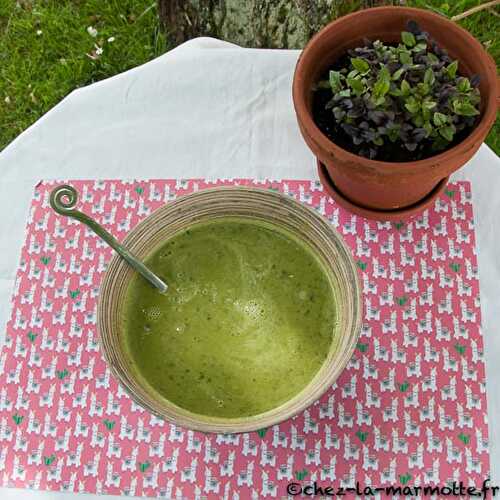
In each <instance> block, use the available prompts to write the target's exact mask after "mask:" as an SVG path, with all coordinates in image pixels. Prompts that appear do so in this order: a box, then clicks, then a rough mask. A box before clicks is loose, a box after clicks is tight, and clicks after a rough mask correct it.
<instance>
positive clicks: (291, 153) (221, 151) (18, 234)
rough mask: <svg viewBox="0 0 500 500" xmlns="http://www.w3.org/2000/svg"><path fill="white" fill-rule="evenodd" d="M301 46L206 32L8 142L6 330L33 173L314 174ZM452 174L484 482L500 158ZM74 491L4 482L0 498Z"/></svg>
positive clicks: (1, 184) (496, 421)
mask: <svg viewBox="0 0 500 500" xmlns="http://www.w3.org/2000/svg"><path fill="white" fill-rule="evenodd" d="M298 54H299V52H298V51H288V50H261V49H259V50H257V49H242V48H240V47H237V46H235V45H233V44H229V43H226V42H221V41H219V40H214V39H210V38H198V39H195V40H191V41H190V42H187V43H185V44H183V45H181V46H180V47H178V48H176V49H175V50H172V51H171V52H168V53H167V54H165V55H163V56H161V57H159V58H158V59H155V60H154V61H151V62H149V63H147V64H145V65H143V66H140V67H138V68H135V69H133V70H131V71H128V72H126V73H123V74H121V75H118V76H115V77H113V78H110V79H108V80H104V81H101V82H99V83H96V84H94V85H91V86H89V87H86V88H82V89H78V90H76V91H74V92H73V93H71V94H70V95H69V96H68V97H67V98H66V99H64V100H63V101H62V102H61V103H60V104H58V105H57V106H56V107H55V108H53V109H52V110H51V111H49V112H48V113H47V114H46V115H45V116H44V117H42V118H41V119H40V120H39V121H38V122H36V123H35V124H34V125H33V126H32V127H31V128H29V129H28V130H27V131H25V132H24V133H23V134H21V135H20V136H19V137H18V138H17V139H16V140H15V141H14V142H13V143H12V144H11V145H10V146H9V147H7V148H6V149H5V150H4V151H3V152H2V153H1V154H0V173H1V175H0V208H1V213H2V214H3V215H2V217H1V219H0V235H1V239H0V255H1V256H2V258H1V260H0V324H1V331H2V335H4V324H5V321H6V320H7V318H8V314H9V307H10V305H9V302H10V294H11V290H12V286H13V281H14V276H15V271H16V267H17V264H18V260H19V255H20V248H21V245H22V242H23V238H24V226H25V221H26V218H27V215H28V207H29V203H30V199H31V195H32V191H33V187H34V185H35V184H36V182H37V181H38V180H40V179H77V178H79V179H96V178H108V179H110V178H136V179H140V178H177V177H184V178H189V177H203V176H210V177H256V178H264V177H271V178H290V179H293V178H295V179H315V178H317V176H316V168H315V160H314V158H313V156H312V154H311V153H310V152H309V150H308V149H307V147H306V146H305V144H304V141H303V140H302V138H301V136H300V134H299V130H298V127H297V123H296V119H295V114H294V109H293V105H292V99H291V84H292V77H293V70H294V66H295V63H296V60H297V57H298ZM454 177H455V179H464V178H465V179H468V180H471V181H472V191H473V198H474V210H475V218H476V235H477V240H478V246H479V271H480V286H481V301H482V313H483V332H484V337H485V353H486V372H487V393H488V410H489V411H488V413H489V421H490V441H491V461H492V473H493V474H492V481H493V484H498V485H500V390H499V389H498V388H499V387H500V362H499V360H500V331H499V330H500V328H499V327H498V326H497V323H496V322H497V321H498V314H499V313H500V260H499V259H498V252H499V249H500V217H499V215H498V214H500V159H499V158H498V157H497V156H496V155H495V154H494V153H493V152H492V151H491V150H490V149H489V148H488V147H487V146H485V145H483V146H482V147H481V149H480V150H479V152H478V153H477V155H476V156H475V157H474V158H473V159H472V160H471V161H470V162H469V164H468V165H467V166H466V167H465V168H464V169H462V170H461V171H460V172H458V173H457V174H456V175H455V176H454ZM462 479H464V480H465V479H466V478H462ZM75 496H76V495H74V494H63V493H53V492H49V493H44V492H32V491H29V492H28V491H24V490H9V489H1V488H0V497H1V498H2V500H9V499H14V498H15V499H22V500H31V499H47V500H48V499H50V500H52V499H54V500H62V499H69V498H74V497H75ZM82 498H83V497H82ZM85 498H100V497H98V496H94V495H90V496H88V495H87V496H86V497H85ZM107 498H119V497H107Z"/></svg>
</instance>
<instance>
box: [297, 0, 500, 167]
mask: <svg viewBox="0 0 500 500" xmlns="http://www.w3.org/2000/svg"><path fill="white" fill-rule="evenodd" d="M394 12H401V13H402V14H403V15H404V14H407V15H408V16H413V17H414V18H415V19H416V20H417V21H418V20H419V19H423V18H428V19H429V18H430V19H433V20H435V21H438V22H440V23H442V24H443V28H444V29H450V28H451V30H452V33H450V35H451V36H450V39H453V38H454V37H459V36H461V37H463V38H466V39H467V41H468V44H469V45H471V46H473V47H475V48H476V49H477V50H478V51H479V53H480V54H481V59H482V60H483V62H484V65H485V66H486V67H487V71H486V74H484V75H481V77H482V78H485V79H486V81H488V84H489V86H490V87H491V88H492V90H491V92H490V94H489V96H488V100H487V101H485V102H484V112H483V113H482V115H481V117H480V120H479V122H478V123H477V125H476V126H475V127H474V129H473V130H472V131H471V133H470V134H469V135H468V136H467V137H466V138H465V139H464V140H463V141H461V142H459V143H458V144H456V145H455V146H453V147H451V148H450V149H447V150H445V151H443V152H442V153H439V154H437V155H434V156H431V157H429V158H425V159H423V160H415V161H407V162H387V161H380V160H371V159H369V158H365V157H363V156H359V155H356V154H354V153H351V152H350V151H348V150H347V149H344V148H341V147H340V146H338V145H337V144H336V143H335V142H333V141H332V140H330V139H329V138H328V137H327V136H326V135H325V134H324V133H323V132H322V131H321V130H320V129H319V127H318V126H317V125H316V123H315V122H314V120H313V118H312V115H311V113H310V111H309V110H308V108H307V105H306V102H305V100H304V99H303V96H304V94H305V92H304V89H303V87H304V83H303V77H302V75H301V73H302V67H303V65H304V61H305V60H307V59H308V58H309V57H310V52H311V50H312V48H313V47H314V46H315V45H316V44H317V42H318V41H319V40H321V39H322V38H323V37H325V36H326V35H327V34H329V33H330V32H331V31H334V30H336V29H337V27H338V26H339V25H340V24H354V23H356V18H360V17H372V16H377V15H379V14H388V13H394ZM430 34H431V36H432V33H430ZM448 47H449V45H447V46H444V48H445V49H446V50H448ZM459 62H460V61H459ZM498 97H499V89H498V83H497V71H496V65H495V63H494V61H493V58H492V57H491V56H490V54H489V53H488V52H487V51H486V50H485V49H484V47H483V46H482V45H481V43H480V42H479V41H478V40H476V38H474V36H472V35H471V34H470V33H469V32H468V31H467V30H465V29H464V28H462V27H461V26H459V25H458V24H456V23H454V22H453V21H450V20H449V19H447V18H444V17H443V16H441V15H439V14H436V13H434V12H431V11H427V10H424V9H419V8H414V7H397V6H385V7H372V8H369V9H364V10H360V11H357V12H353V13H351V14H347V15H345V16H342V17H340V18H339V19H337V20H335V21H332V22H331V23H329V24H327V25H326V26H325V27H324V28H323V29H321V30H320V31H319V32H318V33H316V34H315V35H314V36H313V37H312V38H311V39H310V40H309V42H308V43H307V45H306V46H305V47H304V49H303V50H302V52H301V54H300V56H299V58H298V61H297V64H296V66H295V70H294V75H293V82H292V99H293V104H294V107H295V113H296V115H297V117H298V118H299V120H300V122H301V124H300V125H301V127H303V129H304V131H305V132H306V133H307V135H308V136H309V137H310V138H311V140H313V141H314V142H316V143H317V145H318V147H319V148H320V149H322V150H324V151H332V152H333V154H334V155H335V156H339V157H342V159H343V160H344V161H346V162H352V163H358V164H359V163H363V164H364V165H365V166H366V167H368V168H372V169H375V170H378V171H382V172H386V171H387V170H391V169H392V170H394V168H395V167H401V168H404V169H409V168H410V167H413V169H421V168H424V167H434V166H435V165H436V164H439V163H442V162H443V161H446V160H449V158H450V157H455V156H460V155H462V154H464V152H465V151H468V150H470V149H473V148H474V147H475V146H476V145H477V142H478V141H480V142H481V143H482V142H483V141H484V138H485V136H486V134H487V133H488V131H489V129H490V128H491V126H492V125H493V123H494V121H495V119H496V114H497V99H498ZM482 99H484V98H483V97H482ZM485 132H486V133H485Z"/></svg>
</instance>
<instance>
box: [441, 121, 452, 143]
mask: <svg viewBox="0 0 500 500" xmlns="http://www.w3.org/2000/svg"><path fill="white" fill-rule="evenodd" d="M439 133H440V134H441V136H442V137H444V138H445V139H446V140H447V141H449V142H451V141H452V140H453V136H454V135H455V130H454V129H453V127H452V126H451V125H447V126H446V127H441V128H440V129H439Z"/></svg>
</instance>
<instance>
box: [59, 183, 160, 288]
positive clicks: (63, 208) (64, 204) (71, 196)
mask: <svg viewBox="0 0 500 500" xmlns="http://www.w3.org/2000/svg"><path fill="white" fill-rule="evenodd" d="M77 201H78V193H77V191H76V189H75V188H74V187H72V186H69V185H67V184H63V185H61V186H57V187H56V188H54V190H53V191H52V192H51V193H50V206H51V207H52V208H53V209H54V210H55V211H56V212H57V213H58V214H60V215H66V216H68V217H72V218H73V219H76V220H78V221H80V222H82V223H83V224H85V225H86V226H88V227H90V229H92V231H94V233H96V234H97V236H99V237H100V238H102V239H103V240H104V241H105V242H106V243H107V244H108V245H109V246H110V247H111V248H112V249H113V250H114V251H115V252H116V253H117V254H118V255H120V257H122V258H123V259H125V261H126V262H127V263H128V264H129V265H130V266H132V267H133V268H134V269H135V270H136V271H137V272H138V273H140V274H141V275H142V276H144V278H146V279H147V280H148V281H149V282H150V283H151V284H152V285H153V286H155V287H156V288H158V290H160V292H161V293H165V292H166V291H167V289H168V285H167V284H166V283H165V282H164V281H162V280H161V279H160V278H158V276H156V274H154V273H153V272H152V271H151V270H150V269H148V268H147V267H146V266H145V265H144V264H143V263H142V262H141V261H140V260H139V259H138V258H137V257H134V255H132V254H131V253H130V251H129V250H127V249H126V248H125V247H124V246H123V245H121V244H120V243H119V242H118V240H116V239H115V238H114V237H113V236H112V235H111V234H110V233H108V232H107V231H106V229H104V228H103V227H102V226H101V225H100V224H98V223H97V222H96V221H95V220H94V219H92V218H90V217H89V216H88V215H86V214H84V213H83V212H79V211H78V210H73V208H74V207H75V205H76V203H77Z"/></svg>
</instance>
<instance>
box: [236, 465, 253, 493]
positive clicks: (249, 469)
mask: <svg viewBox="0 0 500 500" xmlns="http://www.w3.org/2000/svg"><path fill="white" fill-rule="evenodd" d="M253 469H254V462H252V461H251V462H248V463H247V466H246V469H244V470H243V471H240V472H239V473H238V476H237V478H236V484H237V485H238V486H239V487H240V486H243V485H245V486H248V487H249V488H251V487H252V486H253Z"/></svg>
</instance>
